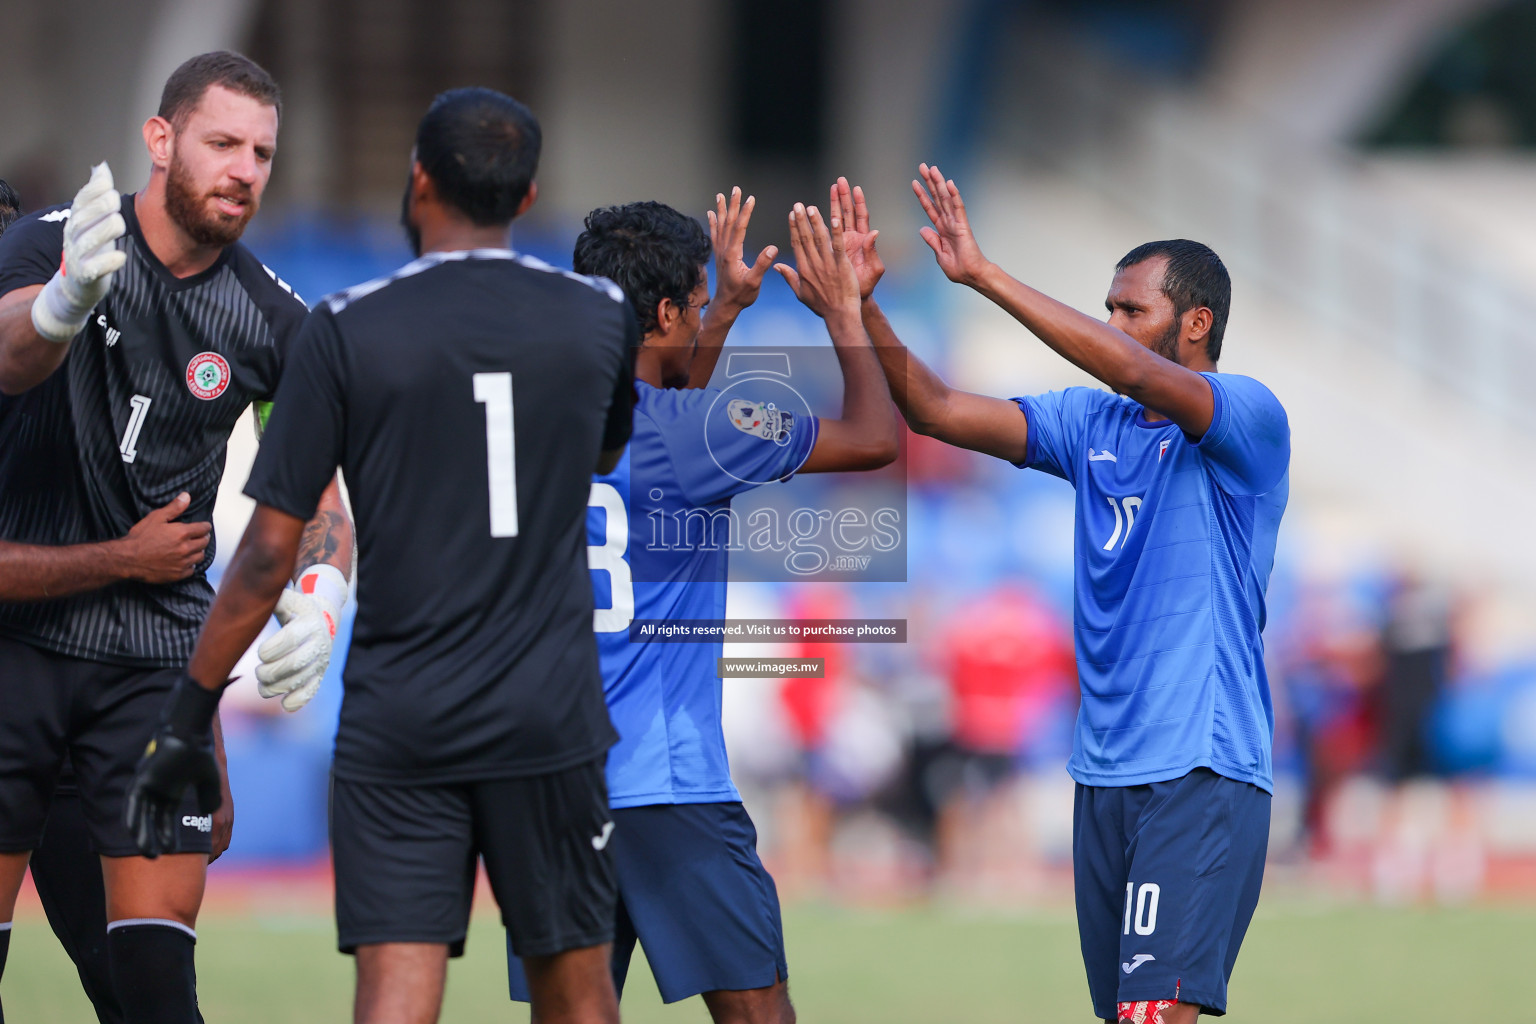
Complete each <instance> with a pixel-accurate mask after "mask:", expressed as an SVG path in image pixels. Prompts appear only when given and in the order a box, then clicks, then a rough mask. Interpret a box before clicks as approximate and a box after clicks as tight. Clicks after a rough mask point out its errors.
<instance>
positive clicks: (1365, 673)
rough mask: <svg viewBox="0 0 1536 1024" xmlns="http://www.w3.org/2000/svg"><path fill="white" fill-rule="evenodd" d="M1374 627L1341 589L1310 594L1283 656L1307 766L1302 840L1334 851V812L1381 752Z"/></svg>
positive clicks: (1283, 644)
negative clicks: (1338, 798)
mask: <svg viewBox="0 0 1536 1024" xmlns="http://www.w3.org/2000/svg"><path fill="white" fill-rule="evenodd" d="M1376 640H1377V638H1376V633H1375V629H1374V623H1372V622H1371V621H1369V619H1368V618H1367V617H1366V616H1365V615H1364V614H1362V609H1357V608H1355V607H1353V606H1352V604H1351V602H1350V601H1349V600H1348V599H1347V597H1346V595H1345V594H1344V593H1343V592H1341V591H1338V590H1331V589H1324V588H1321V587H1312V588H1308V589H1306V590H1304V591H1303V592H1302V594H1301V595H1300V599H1299V601H1298V602H1297V610H1296V614H1295V617H1294V619H1293V621H1292V624H1291V626H1290V628H1289V629H1288V630H1287V633H1286V635H1285V636H1284V637H1281V638H1279V640H1278V642H1276V643H1273V644H1272V645H1271V649H1272V650H1275V651H1277V652H1278V653H1279V667H1280V672H1279V673H1278V677H1279V678H1278V679H1277V683H1279V687H1278V689H1280V691H1281V692H1280V693H1279V694H1277V703H1279V702H1280V699H1281V698H1283V701H1284V704H1285V706H1286V708H1287V709H1288V710H1289V711H1290V721H1289V723H1288V724H1289V725H1290V727H1291V728H1292V729H1293V730H1294V733H1295V740H1296V745H1297V748H1298V750H1299V752H1300V754H1301V758H1302V763H1303V765H1304V767H1305V773H1306V774H1305V785H1306V796H1305V799H1304V803H1303V811H1302V826H1303V830H1304V831H1303V835H1302V841H1303V842H1305V843H1306V844H1307V847H1308V853H1309V854H1310V855H1311V856H1314V857H1324V856H1327V855H1328V854H1329V853H1330V852H1331V851H1332V846H1333V837H1332V836H1331V835H1330V834H1329V832H1328V807H1329V804H1330V802H1331V801H1332V798H1333V796H1334V795H1335V794H1336V793H1337V791H1338V788H1339V785H1340V783H1342V782H1343V781H1344V780H1345V779H1346V778H1348V777H1350V776H1352V775H1358V774H1361V773H1362V772H1365V771H1368V770H1369V768H1370V766H1371V764H1372V762H1373V761H1374V760H1375V757H1376V750H1377V736H1378V732H1379V730H1378V727H1377V718H1378V708H1377V700H1376V697H1377V683H1378V681H1379V679H1380V676H1381V658H1380V650H1379V648H1378V646H1377V642H1376Z"/></svg>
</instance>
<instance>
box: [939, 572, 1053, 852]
mask: <svg viewBox="0 0 1536 1024" xmlns="http://www.w3.org/2000/svg"><path fill="white" fill-rule="evenodd" d="M942 656H943V659H944V661H945V663H946V667H947V672H946V675H947V677H948V681H949V691H950V722H951V737H950V739H951V753H950V754H949V756H947V757H941V758H938V759H936V760H935V761H934V763H933V764H932V765H931V766H930V768H929V780H930V782H929V788H930V792H931V793H932V794H933V796H934V797H935V799H936V802H937V803H938V805H939V808H940V810H939V820H938V829H937V835H936V846H937V851H936V852H937V857H938V870H939V873H940V874H941V875H948V876H950V877H955V878H958V877H967V876H969V877H976V876H977V874H978V873H981V872H983V871H984V870H985V869H986V868H987V867H988V866H989V865H990V866H992V867H997V866H998V865H997V864H996V863H995V862H996V861H997V859H998V858H999V857H1001V858H1004V859H1006V860H1010V861H1016V860H1017V844H1015V843H1012V842H1009V841H1008V835H1009V834H1010V833H1011V832H1012V831H1013V830H1014V829H1015V827H1016V826H1018V824H1019V823H1018V821H1017V820H1016V818H1017V814H1016V810H1017V807H1016V804H1017V801H1016V800H1014V799H1013V798H1014V797H1015V796H1016V794H1015V793H1014V792H1013V791H1012V787H1011V786H1010V785H1009V784H1010V783H1011V782H1012V781H1013V780H1014V779H1015V777H1016V775H1017V771H1018V763H1019V758H1020V755H1021V754H1023V753H1024V752H1025V751H1026V750H1027V748H1028V747H1029V746H1030V744H1031V741H1032V740H1033V738H1034V737H1035V735H1036V733H1037V731H1038V729H1039V728H1040V727H1041V725H1042V724H1043V723H1045V722H1046V721H1048V720H1049V715H1048V712H1049V711H1050V709H1051V708H1052V706H1053V705H1054V704H1055V703H1056V702H1058V701H1060V700H1062V699H1063V697H1064V696H1068V695H1071V694H1074V693H1075V689H1074V681H1075V680H1076V668H1075V664H1074V662H1073V656H1072V647H1071V636H1070V633H1069V632H1068V630H1067V626H1066V624H1065V623H1064V622H1062V621H1060V620H1059V619H1058V617H1057V616H1056V614H1055V613H1054V612H1053V611H1052V610H1051V608H1050V606H1049V605H1047V604H1046V603H1045V602H1044V601H1043V600H1041V599H1040V598H1039V597H1038V596H1036V595H1035V594H1034V593H1033V592H1031V591H1029V590H1026V589H1023V588H1022V587H1018V586H1015V585H1003V586H1000V587H998V588H996V589H994V590H991V591H988V592H986V593H984V594H982V595H981V596H979V597H977V598H976V599H974V600H972V601H969V602H967V603H965V604H964V605H962V606H961V607H960V608H958V609H957V610H956V611H955V613H954V614H953V616H951V618H950V620H949V624H948V628H947V629H946V630H945V635H944V639H943V655H942Z"/></svg>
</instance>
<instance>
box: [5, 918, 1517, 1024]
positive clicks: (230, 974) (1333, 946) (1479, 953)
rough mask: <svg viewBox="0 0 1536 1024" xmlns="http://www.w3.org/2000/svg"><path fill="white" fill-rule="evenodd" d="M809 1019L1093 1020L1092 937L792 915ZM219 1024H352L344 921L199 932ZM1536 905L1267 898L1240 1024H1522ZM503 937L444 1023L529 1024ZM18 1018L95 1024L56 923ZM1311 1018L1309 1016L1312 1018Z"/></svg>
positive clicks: (1043, 929) (218, 925)
mask: <svg viewBox="0 0 1536 1024" xmlns="http://www.w3.org/2000/svg"><path fill="white" fill-rule="evenodd" d="M784 923H785V930H786V934H787V941H788V944H789V964H790V986H791V992H792V994H793V996H794V999H795V1002H796V1004H797V1006H798V1007H799V1011H800V1019H801V1020H802V1021H805V1022H807V1024H814V1022H818V1021H828V1022H837V1024H866V1022H867V1024H905V1022H911V1024H920V1022H921V1024H929V1022H938V1021H946V1022H947V1021H967V1022H971V1024H992V1022H997V1024H1003V1022H1008V1024H1015V1022H1020V1021H1063V1022H1072V1021H1080V1022H1083V1024H1090V1022H1091V1021H1092V1017H1091V1014H1090V1010H1089V1006H1088V1002H1087V990H1086V986H1085V985H1084V982H1083V975H1082V965H1081V961H1080V960H1079V958H1078V949H1077V930H1076V927H1075V925H1074V924H1073V921H1072V919H1071V916H1070V914H1069V913H1067V912H1065V911H1062V910H1052V911H1039V912H1034V913H1018V914H989V915H978V914H967V913H962V912H960V911H956V910H937V909H908V910H889V911H882V910H839V909H833V908H827V907H819V906H791V907H789V908H786V911H785V915H784ZM199 935H200V939H199V942H198V968H199V970H198V973H199V977H200V985H199V988H200V990H201V993H202V1006H203V1013H204V1016H206V1017H207V1019H208V1020H209V1021H211V1022H217V1024H246V1022H250V1024H256V1022H258V1021H259V1022H270V1021H285V1022H289V1024H309V1022H312V1021H313V1022H320V1021H325V1022H334V1021H341V1020H349V1019H350V1016H351V1003H350V1000H351V992H352V963H351V960H350V959H348V958H346V957H343V956H341V955H340V954H338V953H336V952H335V950H334V947H333V944H332V942H333V933H332V926H331V921H330V918H329V917H328V916H327V915H325V914H321V913H317V914H314V915H300V916H288V917H281V918H275V917H274V918H263V917H261V916H259V915H254V916H231V915H228V914H226V915H211V916H208V917H205V918H204V920H203V921H202V922H201V924H200V926H199ZM1533 935H1536V909H1531V908H1518V909H1494V908H1478V909H1464V910H1382V909H1376V908H1370V907H1358V906H1352V907H1330V906H1325V905H1319V904H1312V903H1287V902H1278V901H1267V902H1266V903H1265V904H1264V905H1261V906H1260V908H1259V915H1258V918H1257V919H1256V920H1255V922H1254V926H1253V928H1252V930H1251V931H1250V932H1249V936H1248V941H1247V943H1246V944H1245V945H1244V948H1243V953H1242V957H1241V958H1240V959H1239V961H1238V965H1237V972H1236V975H1235V976H1234V978H1233V981H1232V990H1231V1012H1230V1013H1229V1014H1228V1016H1227V1020H1230V1021H1232V1022H1234V1024H1247V1022H1253V1024H1264V1022H1273V1024H1292V1022H1294V1021H1296V1020H1298V1019H1305V1020H1307V1021H1310V1022H1314V1024H1332V1022H1339V1024H1343V1022H1346V1021H1347V1022H1351V1024H1355V1022H1361V1021H1389V1020H1463V1021H1484V1020H1487V1021H1494V1020H1498V1021H1509V1020H1518V1019H1525V1018H1524V1017H1522V1014H1523V1013H1524V1012H1526V1011H1525V1010H1523V1009H1522V1007H1525V1006H1528V1005H1529V1003H1528V1000H1529V978H1530V970H1531V968H1530V966H1529V965H1530V958H1531V953H1532V950H1533V949H1536V939H1533ZM502 949H503V945H502V932H501V929H500V927H499V925H498V923H497V921H496V919H495V917H494V916H493V915H490V914H484V913H482V914H480V915H478V916H477V917H476V919H475V924H474V928H473V931H472V933H471V937H470V942H469V950H468V953H467V954H466V956H465V957H464V958H463V959H462V960H458V961H455V962H454V964H453V966H452V967H451V968H450V970H449V976H448V1000H447V1005H446V1006H445V1008H444V1011H443V1018H442V1019H443V1020H444V1021H450V1022H459V1021H526V1020H527V1012H526V1010H524V1009H522V1008H521V1007H517V1008H514V1007H512V1006H511V1005H510V1004H509V1003H508V1002H507V1000H506V997H505V982H506V968H505V964H504V962H503V959H502ZM0 995H3V997H4V1004H5V1011H6V1015H7V1017H8V1019H10V1020H15V1021H19V1022H29V1024H54V1022H58V1024H65V1022H69V1024H78V1022H82V1021H89V1020H92V1019H94V1018H93V1017H92V1016H91V1014H90V1010H89V1006H88V1004H87V1003H86V1002H85V999H84V997H83V996H82V995H81V994H80V991H79V985H78V983H77V981H76V979H75V976H74V973H73V970H72V968H71V967H70V965H69V962H68V960H67V959H66V958H65V957H64V954H63V952H62V951H61V950H60V949H59V947H58V944H57V943H56V942H55V941H54V939H53V936H52V934H51V933H50V932H49V931H48V928H47V925H46V924H45V923H44V922H43V920H42V918H41V917H39V916H35V912H34V913H33V914H31V915H28V916H24V917H21V918H19V919H18V920H17V923H16V927H15V933H14V935H13V937H12V941H11V952H10V962H9V964H8V965H7V967H6V971H5V980H4V984H3V986H0ZM623 1010H624V1017H625V1019H626V1020H628V1021H635V1022H642V1024H644V1022H652V1021H673V1022H679V1024H681V1022H698V1021H705V1020H707V1019H708V1016H707V1014H706V1013H705V1011H704V1007H703V1004H702V1003H701V1002H700V1001H699V1000H698V999H692V1000H688V1001H686V1002H684V1003H681V1004H679V1005H676V1006H671V1007H663V1006H662V1005H661V1001H660V998H659V997H658V996H657V994H656V988H655V985H654V984H653V983H652V981H651V978H650V974H649V972H648V971H647V970H646V969H645V968H644V967H643V966H642V965H640V964H637V965H636V969H635V970H633V971H632V972H631V974H630V985H629V990H628V992H627V993H626V996H625V999H624V1004H623ZM1298 1014H1300V1015H1301V1016H1300V1017H1298Z"/></svg>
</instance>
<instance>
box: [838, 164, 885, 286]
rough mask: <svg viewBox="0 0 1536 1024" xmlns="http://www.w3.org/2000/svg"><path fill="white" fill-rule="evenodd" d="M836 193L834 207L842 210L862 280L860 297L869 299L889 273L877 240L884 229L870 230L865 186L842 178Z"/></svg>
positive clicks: (846, 237) (847, 240)
mask: <svg viewBox="0 0 1536 1024" xmlns="http://www.w3.org/2000/svg"><path fill="white" fill-rule="evenodd" d="M832 194H833V195H834V196H835V197H836V199H835V201H834V206H833V209H834V210H840V211H841V212H842V219H843V244H844V245H846V246H847V249H848V261H849V262H850V263H852V264H853V272H854V274H855V275H856V276H857V277H858V279H859V298H861V299H868V298H869V297H870V295H872V294H873V293H874V290H875V285H876V284H877V283H879V281H880V278H881V277H882V276H883V275H884V274H885V261H884V260H883V259H881V258H880V254H879V253H878V252H876V251H875V239H877V238H879V237H880V232H878V231H871V230H869V206H868V204H866V203H865V202H864V190H863V189H862V188H860V187H859V186H857V185H855V186H853V187H852V188H849V187H848V179H847V178H838V179H837V184H836V185H834V186H833V187H832Z"/></svg>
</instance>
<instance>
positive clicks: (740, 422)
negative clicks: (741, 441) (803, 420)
mask: <svg viewBox="0 0 1536 1024" xmlns="http://www.w3.org/2000/svg"><path fill="white" fill-rule="evenodd" d="M725 413H726V415H727V416H729V417H730V418H731V423H733V424H735V426H736V429H737V430H739V431H741V432H742V433H744V434H751V435H752V436H753V437H760V438H762V439H763V440H764V441H772V442H773V443H774V444H778V445H786V444H788V443H789V435H790V433H791V432H792V431H793V430H794V429H795V414H794V413H792V412H788V411H786V410H784V409H780V408H778V407H777V406H775V405H774V404H773V403H772V402H768V403H767V404H764V403H762V402H749V401H747V400H746V399H744V398H733V399H731V400H730V401H729V402H728V403H726V406H725Z"/></svg>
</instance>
